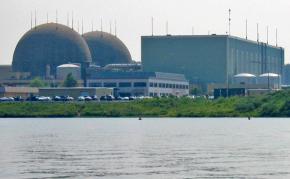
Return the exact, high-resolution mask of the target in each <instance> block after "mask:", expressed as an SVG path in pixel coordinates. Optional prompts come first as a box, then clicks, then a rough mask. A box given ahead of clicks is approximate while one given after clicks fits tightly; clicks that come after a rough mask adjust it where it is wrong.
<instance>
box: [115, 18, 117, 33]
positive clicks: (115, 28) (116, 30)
mask: <svg viewBox="0 0 290 179" xmlns="http://www.w3.org/2000/svg"><path fill="white" fill-rule="evenodd" d="M115 36H116V37H117V21H116V20H115Z"/></svg>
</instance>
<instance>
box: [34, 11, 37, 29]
mask: <svg viewBox="0 0 290 179" xmlns="http://www.w3.org/2000/svg"><path fill="white" fill-rule="evenodd" d="M36 21H37V20H36V9H35V11H34V27H35V28H36V23H37V22H36Z"/></svg>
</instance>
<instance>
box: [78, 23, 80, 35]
mask: <svg viewBox="0 0 290 179" xmlns="http://www.w3.org/2000/svg"><path fill="white" fill-rule="evenodd" d="M78 33H80V22H79V20H78Z"/></svg>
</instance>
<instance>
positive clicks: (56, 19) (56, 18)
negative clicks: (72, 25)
mask: <svg viewBox="0 0 290 179" xmlns="http://www.w3.org/2000/svg"><path fill="white" fill-rule="evenodd" d="M57 15H58V14H57V10H56V11H55V23H58V22H57V21H58V17H57Z"/></svg>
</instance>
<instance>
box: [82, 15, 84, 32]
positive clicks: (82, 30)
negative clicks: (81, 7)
mask: <svg viewBox="0 0 290 179" xmlns="http://www.w3.org/2000/svg"><path fill="white" fill-rule="evenodd" d="M83 34H84V19H83V18H82V35H83Z"/></svg>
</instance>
